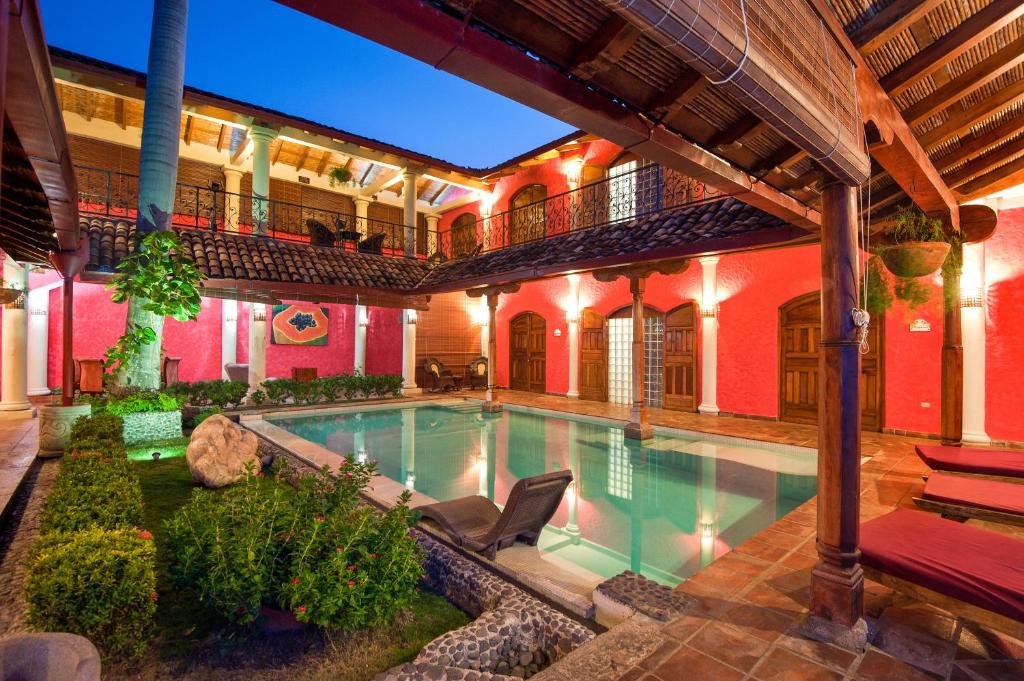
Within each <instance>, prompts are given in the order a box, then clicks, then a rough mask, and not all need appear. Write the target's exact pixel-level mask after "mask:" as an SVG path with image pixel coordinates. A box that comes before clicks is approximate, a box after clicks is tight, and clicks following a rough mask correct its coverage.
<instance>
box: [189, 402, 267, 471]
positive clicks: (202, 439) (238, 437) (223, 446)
mask: <svg viewBox="0 0 1024 681" xmlns="http://www.w3.org/2000/svg"><path fill="white" fill-rule="evenodd" d="M185 460H186V461H188V470H189V472H190V473H191V474H192V479H193V480H195V481H196V482H198V483H200V484H202V485H203V486H204V487H224V486H225V485H230V484H231V483H233V482H236V481H237V480H240V479H241V478H243V477H245V473H246V467H247V466H248V467H251V470H252V471H253V472H256V471H259V470H260V469H261V468H262V461H260V456H259V438H257V437H256V434H255V433H253V432H251V431H248V430H245V429H244V428H242V427H241V426H239V425H237V424H235V423H232V421H231V420H230V419H228V418H227V417H225V416H222V415H221V414H214V415H213V416H210V417H209V418H207V419H206V420H205V421H203V422H202V423H200V424H199V426H197V427H196V429H195V430H193V431H192V440H191V442H189V444H188V451H186V452H185Z"/></svg>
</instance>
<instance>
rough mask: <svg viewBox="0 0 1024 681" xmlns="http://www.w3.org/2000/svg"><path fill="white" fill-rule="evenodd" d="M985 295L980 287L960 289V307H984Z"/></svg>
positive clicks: (963, 287)
mask: <svg viewBox="0 0 1024 681" xmlns="http://www.w3.org/2000/svg"><path fill="white" fill-rule="evenodd" d="M984 305H985V295H984V294H983V293H982V292H981V287H980V286H971V287H966V286H961V287H960V307H984Z"/></svg>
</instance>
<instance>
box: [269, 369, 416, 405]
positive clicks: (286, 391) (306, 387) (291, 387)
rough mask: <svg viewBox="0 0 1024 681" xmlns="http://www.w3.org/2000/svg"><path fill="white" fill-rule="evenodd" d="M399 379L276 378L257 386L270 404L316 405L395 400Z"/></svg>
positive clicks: (399, 391) (349, 376)
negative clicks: (372, 399) (373, 399)
mask: <svg viewBox="0 0 1024 681" xmlns="http://www.w3.org/2000/svg"><path fill="white" fill-rule="evenodd" d="M402 383H403V379H402V377H401V376H394V375H379V376H363V375H361V374H337V375H333V376H323V377H320V378H315V379H313V380H312V381H296V380H293V379H290V378H278V379H275V380H273V381H265V382H264V383H263V384H262V385H261V386H260V387H261V390H262V393H263V394H264V395H266V401H267V402H270V403H271V404H284V403H287V402H291V403H295V404H316V403H318V402H335V401H340V400H354V399H357V398H364V399H368V398H373V397H378V398H379V397H394V396H398V395H401V394H402Z"/></svg>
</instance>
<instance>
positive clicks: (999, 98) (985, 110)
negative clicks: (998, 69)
mask: <svg viewBox="0 0 1024 681" xmlns="http://www.w3.org/2000/svg"><path fill="white" fill-rule="evenodd" d="M1021 6H1022V7H1024V3H1022V4H1021ZM1021 101H1024V80H1018V81H1017V82H1015V83H1013V84H1012V85H1010V86H1009V87H1005V88H1003V89H1002V90H1000V91H998V92H996V93H995V94H993V95H990V96H988V97H986V98H985V99H983V100H982V101H980V102H978V103H977V104H975V105H974V106H972V107H969V108H967V109H961V110H960V111H954V112H952V113H951V114H950V116H949V118H948V120H946V122H945V123H943V124H942V125H940V126H939V127H937V128H933V129H932V130H929V131H928V132H926V133H925V134H924V135H922V136H921V138H920V140H921V146H922V147H924V148H925V149H931V148H932V147H936V146H938V145H940V144H942V143H943V142H945V141H946V140H949V139H951V138H953V137H956V136H957V135H959V134H961V133H963V132H964V131H966V130H970V129H971V128H973V127H974V126H975V125H978V124H979V123H981V122H983V121H984V120H986V119H987V118H990V117H991V116H994V115H995V114H997V113H999V112H1000V111H1003V110H1004V109H1007V108H1009V107H1011V106H1013V105H1014V104H1017V103H1018V102H1021Z"/></svg>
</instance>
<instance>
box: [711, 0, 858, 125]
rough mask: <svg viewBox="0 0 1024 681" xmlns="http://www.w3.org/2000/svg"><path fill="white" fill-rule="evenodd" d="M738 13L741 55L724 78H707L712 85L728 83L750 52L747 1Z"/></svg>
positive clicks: (744, 62)
mask: <svg viewBox="0 0 1024 681" xmlns="http://www.w3.org/2000/svg"><path fill="white" fill-rule="evenodd" d="M740 14H741V16H742V17H743V56H742V57H740V61H739V63H738V64H737V65H736V68H735V69H733V71H732V73H730V74H729V75H728V76H726V77H725V78H724V79H722V80H711V79H710V78H709V79H708V80H709V81H710V82H711V84H712V85H725V84H726V83H728V82H729V81H730V80H732V79H733V76H735V75H736V74H737V73H739V72H741V71H742V70H743V65H744V64H746V63H747V55H748V54H749V53H750V25H749V22H747V2H746V0H740ZM721 17H722V15H721V13H719V15H718V19H719V21H721ZM715 30H716V31H717V30H718V29H717V27H716V29H715ZM837 143H838V140H837Z"/></svg>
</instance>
